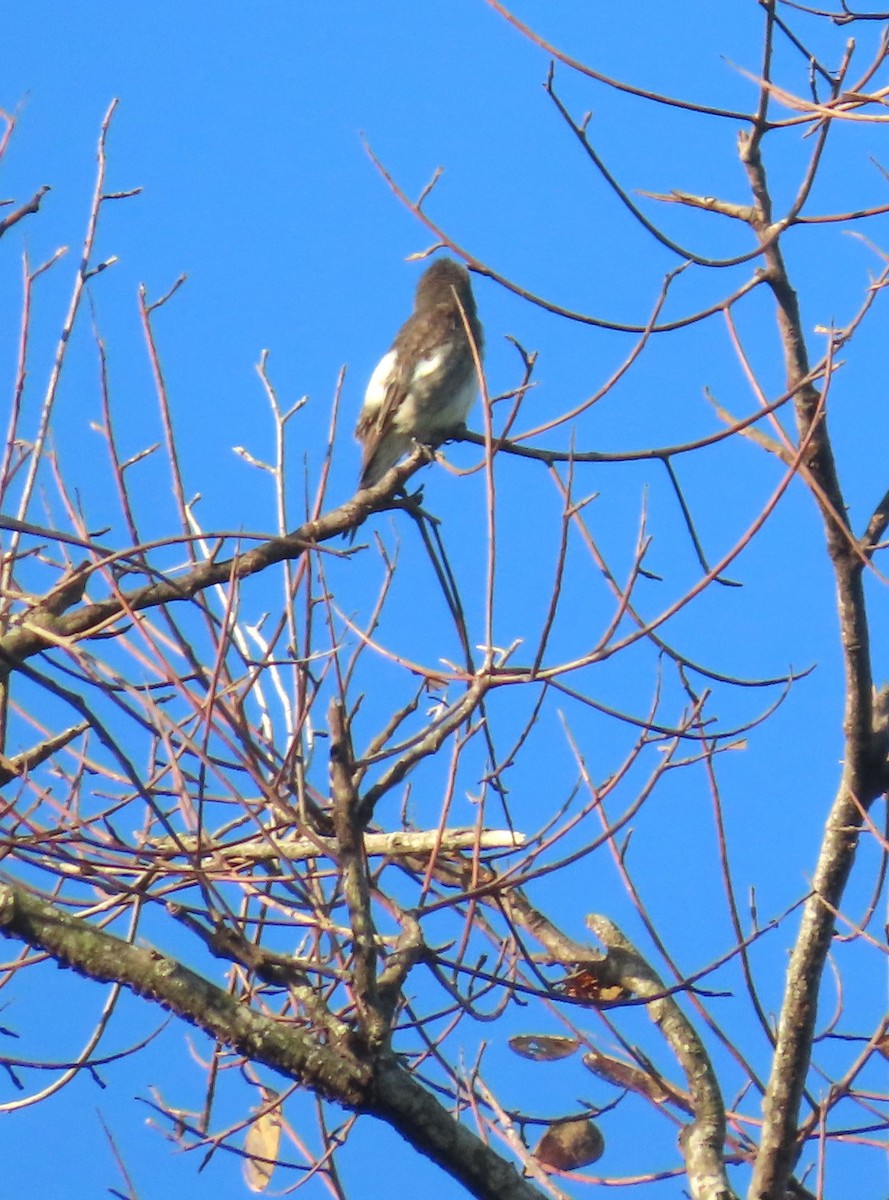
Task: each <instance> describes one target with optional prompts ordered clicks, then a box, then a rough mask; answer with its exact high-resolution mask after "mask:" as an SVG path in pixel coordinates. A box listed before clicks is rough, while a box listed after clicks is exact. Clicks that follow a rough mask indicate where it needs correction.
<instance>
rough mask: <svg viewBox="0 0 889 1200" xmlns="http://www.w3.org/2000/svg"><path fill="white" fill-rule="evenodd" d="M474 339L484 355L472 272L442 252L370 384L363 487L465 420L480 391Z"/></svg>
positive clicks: (361, 430) (359, 432)
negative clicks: (442, 254)
mask: <svg viewBox="0 0 889 1200" xmlns="http://www.w3.org/2000/svg"><path fill="white" fill-rule="evenodd" d="M461 310H462V311H461ZM464 318H465V319H464ZM467 324H468V326H469V330H470V336H471V341H470V336H467V331H466V326H467ZM473 343H474V345H475V348H476V350H477V352H478V354H479V356H481V353H482V346H483V335H482V327H481V325H480V323H479V320H478V316H477V314H476V308H475V297H474V296H473V294H472V285H471V283H470V281H469V273H468V271H467V270H466V268H465V267H462V266H460V264H459V263H456V262H454V260H453V259H451V258H440V259H438V261H437V262H434V263H433V264H432V266H431V267H429V268H428V270H426V271H425V272H424V273H423V275H422V276H421V277H420V281H419V283H418V284H417V295H416V299H415V300H414V311H413V313H412V314H411V316H410V317H408V319H407V321H405V323H404V325H402V327H401V329H400V330H399V331H398V334H397V335H396V338H395V341H394V342H393V343H392V347H391V349H390V350H389V351H388V352H387V353H386V354H385V355H384V356H383V358H382V359H381V360H380V362H379V363H378V364H377V367H376V370H375V371H374V373H373V375H372V376H371V378H370V382H369V383H368V385H367V391H366V392H365V394H364V406H363V407H362V409H361V413H360V415H359V417H358V425H357V428H356V430H355V436H356V438H357V439H358V441H359V442H360V443H361V446H362V456H361V480H360V483H359V487H363V488H364V487H372V486H373V484H375V483H378V482H379V480H380V479H381V478H382V477H383V475H385V473H386V472H387V471H388V470H389V469H390V468H391V467H394V466H395V464H396V463H397V462H398V460H399V459H400V458H401V457H402V456H403V455H404V454H407V452H408V451H409V450H410V449H411V448H412V446H413V445H414V444H415V443H418V442H419V443H421V444H422V445H426V446H437V445H439V444H440V443H441V442H443V441H444V440H445V439H446V438H447V437H448V436H449V434H453V433H456V432H457V431H458V430H459V429H460V428H461V427H462V426H463V424H464V422H465V420H466V416H467V414H468V412H469V410H470V408H471V407H472V405H473V402H474V401H475V397H476V396H477V394H478V378H477V374H476V367H475V359H474V357H473V351H472V346H473Z"/></svg>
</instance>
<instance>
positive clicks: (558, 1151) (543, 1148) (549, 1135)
mask: <svg viewBox="0 0 889 1200" xmlns="http://www.w3.org/2000/svg"><path fill="white" fill-rule="evenodd" d="M604 1151H605V1139H604V1138H603V1137H602V1134H601V1132H600V1131H599V1128H598V1126H596V1125H594V1124H593V1122H592V1121H589V1120H587V1119H586V1118H585V1117H581V1118H579V1119H574V1120H571V1121H557V1122H556V1123H555V1124H553V1125H550V1127H549V1129H547V1131H546V1133H545V1134H544V1135H543V1137H542V1138H541V1139H540V1141H539V1142H538V1143H537V1146H536V1147H535V1149H534V1152H533V1153H534V1157H535V1158H536V1159H537V1161H538V1162H540V1163H543V1165H544V1166H545V1167H554V1168H555V1169H556V1170H557V1171H576V1170H577V1169H578V1168H579V1167H587V1166H589V1164H590V1163H594V1162H596V1161H597V1160H598V1159H600V1158H601V1157H602V1154H603V1153H604Z"/></svg>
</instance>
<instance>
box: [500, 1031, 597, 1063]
mask: <svg viewBox="0 0 889 1200" xmlns="http://www.w3.org/2000/svg"><path fill="white" fill-rule="evenodd" d="M579 1046H580V1042H579V1041H578V1040H577V1038H573V1037H564V1036H563V1035H562V1034H548V1033H528V1034H522V1035H521V1036H519V1037H511V1038H510V1039H509V1047H510V1049H511V1050H513V1051H515V1053H516V1054H521V1056H522V1058H532V1059H534V1061H535V1062H553V1061H555V1059H557V1058H568V1056H569V1055H571V1054H573V1053H574V1051H575V1050H577V1049H578V1047H579Z"/></svg>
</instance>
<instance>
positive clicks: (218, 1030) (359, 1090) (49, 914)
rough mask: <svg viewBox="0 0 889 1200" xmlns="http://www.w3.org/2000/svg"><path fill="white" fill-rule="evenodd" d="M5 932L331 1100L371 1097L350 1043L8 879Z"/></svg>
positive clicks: (0, 900)
mask: <svg viewBox="0 0 889 1200" xmlns="http://www.w3.org/2000/svg"><path fill="white" fill-rule="evenodd" d="M0 932H2V933H3V934H4V935H5V936H6V937H10V938H15V939H17V940H18V941H21V942H26V943H27V944H28V945H29V946H34V947H36V948H38V949H40V950H45V951H46V953H47V954H49V955H50V956H51V957H52V958H54V959H55V960H56V962H59V963H61V964H63V965H64V966H68V967H73V968H74V970H75V971H77V972H78V973H79V974H81V975H85V976H87V978H89V979H96V980H98V981H100V982H103V983H112V982H114V983H121V984H123V985H124V986H125V987H127V988H129V989H130V990H131V991H133V992H135V993H136V995H137V996H143V997H144V998H145V999H146V1000H152V1001H154V1003H155V1004H159V1005H161V1007H163V1008H166V1009H169V1010H170V1011H171V1012H174V1013H176V1015H177V1016H180V1017H182V1018H184V1020H186V1021H190V1022H191V1024H192V1025H195V1026H197V1027H198V1028H199V1029H202V1030H204V1032H205V1033H208V1034H210V1036H211V1037H214V1038H217V1039H218V1040H219V1041H221V1042H224V1043H226V1045H229V1046H233V1047H234V1048H235V1049H236V1050H239V1051H240V1052H241V1053H242V1054H244V1055H246V1056H247V1057H248V1058H250V1059H251V1060H253V1061H255V1062H261V1063H264V1064H265V1065H266V1066H269V1067H272V1068H273V1069H274V1070H276V1071H280V1072H281V1073H282V1074H284V1075H287V1076H289V1077H290V1078H291V1079H297V1080H299V1081H300V1082H301V1083H303V1084H305V1085H306V1086H307V1087H310V1088H312V1089H313V1090H314V1091H316V1092H318V1093H319V1094H320V1095H322V1096H324V1097H326V1098H327V1099H329V1100H336V1101H338V1102H339V1103H340V1104H342V1105H344V1106H346V1107H347V1108H359V1107H360V1106H361V1104H362V1103H363V1101H364V1099H365V1097H366V1094H367V1091H368V1089H369V1085H370V1081H371V1075H372V1071H371V1067H370V1065H369V1064H368V1063H365V1062H362V1061H360V1060H359V1059H357V1058H356V1057H355V1056H354V1055H353V1054H352V1053H351V1052H350V1051H349V1049H348V1048H347V1047H346V1046H344V1045H340V1046H336V1047H334V1046H327V1045H324V1044H323V1042H321V1041H319V1040H318V1039H317V1038H316V1036H315V1035H314V1034H313V1032H312V1031H310V1030H306V1029H303V1028H299V1027H297V1026H294V1025H289V1024H284V1023H283V1022H280V1021H276V1020H274V1019H273V1018H271V1017H266V1016H263V1015H261V1014H260V1013H257V1012H254V1011H253V1010H252V1009H250V1008H248V1007H247V1005H246V1004H239V1003H238V1001H237V1000H235V999H234V997H232V996H231V995H229V993H228V992H225V991H223V990H222V988H219V987H217V986H216V985H215V984H213V983H210V981H209V980H207V979H204V978H203V977H202V976H201V975H197V974H196V973H195V972H194V971H191V970H189V969H188V967H184V966H182V964H181V963H179V962H177V961H176V960H175V959H173V958H169V957H168V956H167V955H165V954H161V952H160V951H159V950H155V949H153V948H150V947H148V948H146V947H141V946H133V945H130V943H129V942H124V941H122V940H121V939H120V938H116V937H113V936H112V935H111V934H108V933H105V932H104V931H103V930H101V929H97V928H96V927H95V926H93V925H90V924H89V923H88V922H86V921H83V920H81V919H80V918H78V917H72V916H70V915H69V914H68V913H65V912H63V911H62V910H61V909H60V908H57V907H55V905H52V904H48V903H46V901H44V900H39V899H37V898H36V897H35V896H32V895H30V894H29V893H28V892H27V891H26V890H25V889H24V888H20V887H14V886H12V885H9V884H0Z"/></svg>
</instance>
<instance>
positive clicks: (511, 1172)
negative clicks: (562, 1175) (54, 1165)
mask: <svg viewBox="0 0 889 1200" xmlns="http://www.w3.org/2000/svg"><path fill="white" fill-rule="evenodd" d="M0 933H2V934H3V935H4V936H6V937H9V938H14V939H16V940H18V941H21V942H24V943H26V944H27V945H30V946H34V947H36V948H38V949H41V950H45V951H46V953H47V954H49V955H50V956H51V957H52V958H54V959H55V960H56V961H57V962H59V963H61V964H63V965H64V966H68V967H72V968H73V969H74V970H76V971H77V972H78V973H79V974H81V975H85V976H86V977H87V978H90V979H95V980H99V981H100V982H119V983H121V984H123V985H124V986H125V987H127V988H129V989H130V990H131V991H133V992H135V993H136V995H139V996H143V997H144V998H145V999H147V1000H151V1001H153V1002H154V1003H156V1004H159V1005H161V1006H162V1007H163V1008H167V1009H169V1010H170V1011H171V1012H174V1013H176V1014H177V1016H180V1017H183V1018H184V1019H185V1020H186V1021H189V1022H191V1024H193V1025H195V1026H196V1027H197V1028H199V1029H202V1030H204V1031H205V1032H206V1033H208V1034H209V1035H210V1036H211V1037H214V1038H218V1039H219V1040H220V1041H222V1042H224V1043H225V1044H226V1045H229V1046H232V1047H234V1049H236V1050H238V1051H240V1052H241V1053H242V1054H244V1055H246V1056H247V1057H249V1058H250V1059H251V1060H253V1061H255V1062H261V1063H264V1064H265V1065H266V1066H268V1067H271V1068H272V1069H273V1070H275V1071H279V1072H280V1073H282V1074H283V1075H286V1076H288V1077H289V1078H291V1079H296V1080H298V1081H299V1082H300V1083H302V1084H304V1085H305V1086H306V1087H310V1088H312V1089H313V1090H314V1091H316V1092H317V1093H318V1094H319V1095H321V1096H324V1097H325V1098H327V1099H330V1100H334V1101H336V1102H337V1103H339V1104H342V1105H343V1106H344V1107H347V1108H352V1109H355V1110H356V1111H358V1112H362V1113H366V1114H368V1115H372V1116H376V1117H378V1118H379V1119H380V1120H383V1121H386V1122H387V1124H389V1125H391V1126H392V1127H393V1129H396V1130H397V1131H398V1132H399V1133H400V1134H401V1135H402V1137H404V1138H405V1139H406V1140H407V1141H408V1142H410V1144H411V1145H412V1146H414V1147H415V1148H416V1149H417V1150H419V1151H420V1152H421V1153H422V1154H425V1155H427V1156H428V1157H429V1158H431V1159H432V1160H433V1162H436V1163H437V1164H438V1165H439V1166H441V1167H442V1168H443V1169H444V1170H445V1171H447V1172H448V1174H450V1175H451V1176H452V1177H453V1178H454V1179H456V1180H458V1181H459V1182H460V1183H462V1184H463V1185H464V1187H466V1188H467V1189H468V1191H469V1192H470V1193H471V1194H472V1195H474V1196H477V1197H479V1198H480V1200H542V1197H541V1193H540V1192H539V1191H537V1190H536V1189H535V1188H533V1187H532V1186H531V1185H530V1184H529V1183H528V1182H527V1181H526V1180H524V1179H522V1178H521V1177H520V1176H519V1175H518V1173H517V1172H516V1170H515V1168H514V1167H513V1166H512V1165H511V1164H509V1163H508V1162H506V1160H505V1159H503V1158H501V1157H500V1155H498V1154H496V1153H495V1152H494V1151H493V1150H492V1149H491V1148H490V1147H489V1146H487V1145H485V1143H484V1142H482V1141H481V1140H480V1139H479V1138H478V1137H476V1136H475V1134H473V1133H472V1132H471V1130H469V1129H468V1128H467V1127H466V1126H464V1125H461V1124H460V1123H459V1122H458V1121H456V1120H455V1119H454V1117H453V1116H452V1114H451V1113H449V1112H448V1111H447V1109H445V1108H444V1107H442V1105H441V1104H439V1102H438V1101H437V1100H436V1099H435V1097H434V1096H432V1095H431V1094H430V1093H428V1092H427V1091H425V1090H424V1088H423V1087H422V1086H421V1085H420V1084H419V1083H417V1082H416V1080H415V1079H414V1078H413V1077H412V1076H411V1075H410V1074H409V1073H408V1072H407V1071H406V1070H405V1069H404V1068H403V1067H402V1066H401V1065H400V1064H399V1063H398V1062H397V1060H396V1059H394V1058H393V1057H390V1056H388V1055H387V1056H385V1057H382V1058H381V1059H380V1060H378V1061H377V1063H376V1064H374V1065H371V1063H370V1062H367V1061H362V1060H361V1059H359V1058H358V1057H356V1055H355V1054H354V1053H353V1052H352V1050H351V1049H350V1048H349V1047H348V1046H346V1045H345V1044H344V1043H343V1042H341V1043H340V1044H338V1045H325V1044H324V1043H323V1042H322V1041H320V1040H318V1039H317V1038H316V1037H315V1036H314V1035H313V1033H312V1031H311V1030H306V1029H303V1028H301V1027H299V1026H296V1025H292V1024H287V1023H284V1022H282V1021H277V1020H275V1019H273V1018H272V1017H266V1016H263V1015H262V1014H260V1013H257V1012H254V1011H253V1010H252V1009H250V1008H249V1007H248V1006H247V1005H246V1004H241V1003H238V1001H237V1000H235V999H234V998H233V997H232V996H231V995H229V993H228V992H225V991H223V990H222V989H221V988H219V987H217V986H216V985H215V984H213V983H210V982H209V980H207V979H204V978H203V977H202V976H200V975H197V974H196V973H195V972H194V971H190V970H189V969H188V968H187V967H184V966H182V965H181V964H180V963H178V962H177V961H176V960H175V959H172V958H169V957H168V956H167V955H165V954H161V953H160V951H158V950H154V949H150V948H143V947H137V946H133V945H131V944H130V943H128V942H124V941H122V940H121V939H120V938H116V937H113V936H112V935H110V934H108V933H105V932H104V931H103V930H100V929H97V928H95V926H92V925H90V924H88V923H87V922H86V921H83V920H81V919H80V918H78V917H72V916H70V915H69V914H67V913H65V912H63V911H62V910H61V909H59V908H56V907H55V906H54V905H52V904H48V903H46V902H45V901H43V900H38V899H37V898H36V897H34V896H31V895H30V894H29V893H28V892H27V891H26V890H25V889H23V888H19V887H14V886H12V885H9V884H0Z"/></svg>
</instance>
